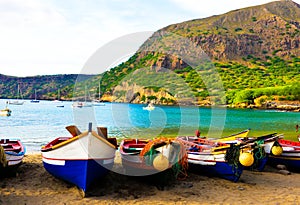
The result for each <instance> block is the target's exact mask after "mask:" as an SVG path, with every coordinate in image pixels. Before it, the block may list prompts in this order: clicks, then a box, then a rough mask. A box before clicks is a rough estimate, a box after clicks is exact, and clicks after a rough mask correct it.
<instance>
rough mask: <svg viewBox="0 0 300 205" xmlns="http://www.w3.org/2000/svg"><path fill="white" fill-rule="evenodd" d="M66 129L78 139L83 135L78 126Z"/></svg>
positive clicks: (70, 126)
mask: <svg viewBox="0 0 300 205" xmlns="http://www.w3.org/2000/svg"><path fill="white" fill-rule="evenodd" d="M66 129H67V130H68V131H69V132H70V133H71V135H72V136H73V137H76V136H78V135H80V134H81V132H80V130H79V129H78V128H77V127H76V125H69V126H67V127H66Z"/></svg>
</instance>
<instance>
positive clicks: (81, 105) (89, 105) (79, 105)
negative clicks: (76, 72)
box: [72, 86, 93, 108]
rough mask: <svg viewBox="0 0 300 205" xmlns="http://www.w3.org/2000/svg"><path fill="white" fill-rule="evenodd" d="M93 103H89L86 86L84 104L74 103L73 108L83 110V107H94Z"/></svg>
mask: <svg viewBox="0 0 300 205" xmlns="http://www.w3.org/2000/svg"><path fill="white" fill-rule="evenodd" d="M92 106H93V105H92V103H90V102H87V88H86V86H85V95H84V102H80V101H79V102H73V104H72V107H78V108H82V107H92Z"/></svg>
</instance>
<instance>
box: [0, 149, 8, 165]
mask: <svg viewBox="0 0 300 205" xmlns="http://www.w3.org/2000/svg"><path fill="white" fill-rule="evenodd" d="M0 165H1V167H6V165H7V160H6V155H5V151H4V148H3V147H2V146H1V145H0Z"/></svg>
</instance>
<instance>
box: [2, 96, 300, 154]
mask: <svg viewBox="0 0 300 205" xmlns="http://www.w3.org/2000/svg"><path fill="white" fill-rule="evenodd" d="M6 101H7V100H5V99H1V100H0V109H3V108H5V106H6ZM72 103H73V102H54V101H40V103H31V102H30V101H26V102H25V103H24V104H23V105H8V108H10V109H11V110H12V115H11V116H10V117H0V138H9V139H12V138H19V139H21V140H22V142H23V144H24V145H25V146H26V149H27V151H28V152H35V151H39V150H40V148H41V146H42V145H45V144H46V143H47V142H49V141H50V140H53V139H54V138H56V137H60V136H70V134H69V133H68V131H67V130H66V129H65V127H66V126H68V125H77V126H78V128H79V129H80V130H81V131H85V130H87V129H88V123H89V122H92V125H93V129H96V127H107V128H108V135H109V136H115V137H117V138H118V139H119V140H121V139H123V138H131V137H134V138H154V137H157V136H167V137H175V136H180V135H194V133H195V130H196V129H199V130H200V131H201V135H204V136H208V137H223V136H228V135H230V134H233V133H237V132H240V131H243V130H245V129H248V128H250V129H251V132H250V136H261V135H265V134H271V133H278V134H284V136H285V138H287V139H291V140H297V135H299V134H300V131H299V133H296V129H295V125H296V124H300V113H296V112H280V111H276V110H254V109H228V108H199V107H187V106H156V108H155V110H153V111H148V110H144V109H143V107H145V106H146V105H141V104H126V103H105V106H93V107H85V108H73V107H72ZM57 105H64V107H57Z"/></svg>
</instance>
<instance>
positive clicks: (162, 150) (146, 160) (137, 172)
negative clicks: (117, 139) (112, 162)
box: [120, 139, 181, 176]
mask: <svg viewBox="0 0 300 205" xmlns="http://www.w3.org/2000/svg"><path fill="white" fill-rule="evenodd" d="M148 142H149V140H143V139H126V140H123V141H122V142H121V144H120V154H121V159H122V166H123V168H124V169H125V172H126V174H127V175H130V176H147V175H153V174H157V173H159V172H161V171H163V170H158V169H156V168H155V166H154V165H153V161H154V159H155V158H156V157H159V156H160V155H163V156H164V157H165V158H166V159H167V160H168V165H167V168H166V169H170V168H172V166H173V165H174V164H175V163H177V162H178V156H179V152H180V146H181V145H180V144H178V143H176V142H171V143H170V144H164V143H162V144H161V145H159V146H158V147H155V148H154V153H153V154H150V155H145V156H141V155H140V153H141V151H142V150H143V148H144V147H145V146H146V145H147V143H148ZM127 144H130V145H132V147H135V148H131V147H130V145H127Z"/></svg>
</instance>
